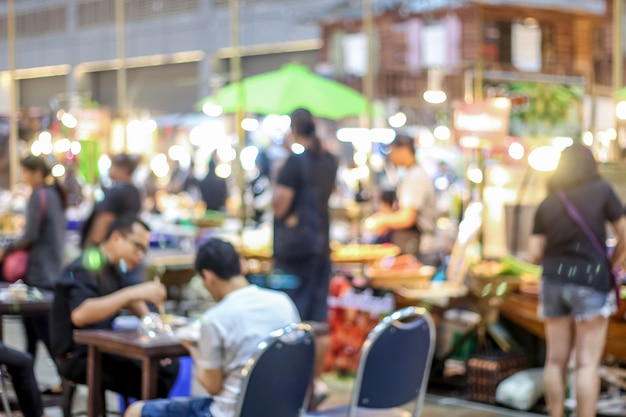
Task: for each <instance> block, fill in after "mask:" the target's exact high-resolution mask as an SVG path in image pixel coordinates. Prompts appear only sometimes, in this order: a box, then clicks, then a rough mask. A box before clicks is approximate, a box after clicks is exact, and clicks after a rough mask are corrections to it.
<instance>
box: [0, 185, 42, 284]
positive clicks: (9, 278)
mask: <svg viewBox="0 0 626 417" xmlns="http://www.w3.org/2000/svg"><path fill="white" fill-rule="evenodd" d="M39 199H40V204H39V223H38V224H37V230H39V231H40V230H41V227H42V225H43V218H44V216H45V215H46V210H47V207H46V206H47V204H46V191H45V190H44V189H43V187H41V188H40V189H39ZM29 257H30V251H29V250H28V249H18V250H15V251H12V252H9V253H8V254H7V255H6V256H5V257H4V261H3V262H2V273H3V275H4V280H5V281H6V282H9V283H14V282H15V281H17V280H20V279H22V280H23V279H24V278H26V271H27V269H28V259H29Z"/></svg>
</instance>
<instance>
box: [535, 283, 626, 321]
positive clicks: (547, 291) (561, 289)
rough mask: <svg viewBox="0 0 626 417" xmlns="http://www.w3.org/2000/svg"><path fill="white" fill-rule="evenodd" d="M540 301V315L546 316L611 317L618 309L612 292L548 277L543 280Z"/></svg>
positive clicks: (584, 318) (580, 318) (582, 318)
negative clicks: (556, 280) (550, 279)
mask: <svg viewBox="0 0 626 417" xmlns="http://www.w3.org/2000/svg"><path fill="white" fill-rule="evenodd" d="M539 301H540V303H539V316H540V317H544V318H557V317H565V316H570V317H573V318H574V319H576V320H590V319H592V318H594V317H596V316H602V317H609V316H610V315H611V314H613V313H614V312H615V311H616V310H617V306H616V304H615V297H614V296H613V293H612V292H604V291H598V290H596V289H594V288H591V287H586V286H583V285H577V284H564V283H562V282H554V281H549V280H546V279H543V280H542V281H541V292H540V293H539Z"/></svg>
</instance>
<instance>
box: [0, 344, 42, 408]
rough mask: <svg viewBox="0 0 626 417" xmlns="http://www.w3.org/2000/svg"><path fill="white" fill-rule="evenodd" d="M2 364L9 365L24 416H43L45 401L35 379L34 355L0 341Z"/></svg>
mask: <svg viewBox="0 0 626 417" xmlns="http://www.w3.org/2000/svg"><path fill="white" fill-rule="evenodd" d="M0 364H2V365H5V366H6V367H7V371H9V374H10V375H11V377H12V380H13V388H14V389H15V395H16V396H17V402H18V404H19V406H20V411H21V412H22V414H23V415H24V417H41V416H43V402H42V401H41V393H40V392H39V387H38V386H37V380H36V379H35V370H34V369H33V367H34V361H33V358H32V356H30V355H29V354H28V353H26V352H20V351H19V350H15V349H11V348H10V347H7V346H6V345H5V344H4V343H1V342H0Z"/></svg>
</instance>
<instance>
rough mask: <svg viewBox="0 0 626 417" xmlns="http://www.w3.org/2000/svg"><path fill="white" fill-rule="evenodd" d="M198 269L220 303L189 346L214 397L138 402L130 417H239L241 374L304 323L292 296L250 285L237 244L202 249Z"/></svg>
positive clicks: (213, 243) (209, 245) (199, 377)
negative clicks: (282, 332)
mask: <svg viewBox="0 0 626 417" xmlns="http://www.w3.org/2000/svg"><path fill="white" fill-rule="evenodd" d="M195 266H196V270H197V271H198V273H199V274H201V275H202V277H203V278H204V285H205V287H206V288H207V290H208V291H209V292H210V293H211V295H212V296H213V298H214V299H215V300H216V301H217V302H218V303H217V305H215V306H214V307H212V308H210V309H209V310H207V311H206V312H205V313H204V316H203V317H202V319H201V326H200V340H199V341H198V343H197V344H191V343H187V342H186V347H187V348H188V349H189V353H190V354H191V357H192V359H193V362H194V365H195V369H194V373H195V377H196V379H197V380H198V381H199V382H200V384H201V385H202V386H203V387H204V388H205V389H206V390H207V392H208V393H209V394H210V395H209V396H203V397H191V398H179V399H173V400H152V401H146V402H138V403H135V404H133V405H132V406H131V407H129V409H128V411H127V412H126V416H127V417H139V416H142V417H163V416H190V417H195V416H197V417H207V416H209V417H232V416H234V415H235V405H236V403H237V397H238V396H239V393H240V391H241V383H242V380H243V378H242V375H241V370H242V368H243V367H244V366H245V365H246V363H247V361H248V360H249V359H250V357H251V356H252V355H253V354H254V352H255V351H256V349H257V345H258V344H259V343H260V342H262V341H263V340H264V339H265V338H267V337H268V336H269V334H270V333H271V332H272V331H274V330H276V329H279V328H281V327H283V326H286V325H288V324H290V323H298V322H300V317H299V315H298V311H297V309H296V307H295V305H294V304H293V302H292V301H291V299H290V298H289V297H288V296H287V295H285V294H284V293H282V292H278V291H272V290H267V289H261V288H258V287H256V286H254V285H250V284H249V283H248V281H247V280H246V278H245V277H244V276H243V275H242V272H241V263H240V258H239V255H238V254H237V252H236V251H235V249H234V248H233V246H232V245H231V244H229V243H226V242H224V241H221V240H219V239H211V240H210V241H208V242H207V243H205V244H204V245H202V246H201V247H200V248H199V249H198V253H197V255H196V265H195Z"/></svg>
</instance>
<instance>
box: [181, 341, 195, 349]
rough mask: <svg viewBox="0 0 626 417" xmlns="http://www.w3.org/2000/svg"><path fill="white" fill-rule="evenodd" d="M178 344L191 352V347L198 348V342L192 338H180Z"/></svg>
mask: <svg viewBox="0 0 626 417" xmlns="http://www.w3.org/2000/svg"><path fill="white" fill-rule="evenodd" d="M180 344H181V345H183V346H184V347H185V349H187V350H188V351H190V352H191V350H192V349H198V342H195V341H193V340H181V341H180Z"/></svg>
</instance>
